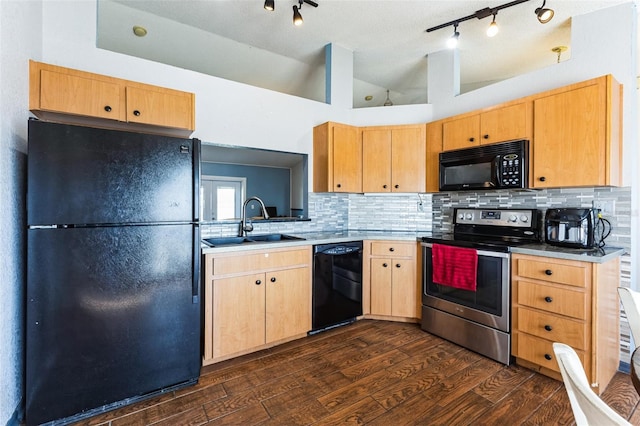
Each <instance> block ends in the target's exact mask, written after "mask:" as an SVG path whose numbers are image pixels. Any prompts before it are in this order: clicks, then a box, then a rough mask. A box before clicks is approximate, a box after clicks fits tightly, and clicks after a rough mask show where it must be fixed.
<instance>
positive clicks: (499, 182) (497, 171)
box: [491, 155, 502, 187]
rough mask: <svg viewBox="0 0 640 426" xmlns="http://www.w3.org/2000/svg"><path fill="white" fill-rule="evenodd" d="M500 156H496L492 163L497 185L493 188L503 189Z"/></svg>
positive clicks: (492, 171) (492, 172)
mask: <svg viewBox="0 0 640 426" xmlns="http://www.w3.org/2000/svg"><path fill="white" fill-rule="evenodd" d="M500 158H501V156H500V155H496V156H495V157H493V160H492V161H491V174H492V175H493V178H494V179H495V183H496V185H493V184H492V185H491V186H498V187H502V179H501V176H500Z"/></svg>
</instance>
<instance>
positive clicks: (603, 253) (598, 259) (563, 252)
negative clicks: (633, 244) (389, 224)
mask: <svg viewBox="0 0 640 426" xmlns="http://www.w3.org/2000/svg"><path fill="white" fill-rule="evenodd" d="M287 235H292V236H294V237H299V238H304V240H283V241H277V242H255V243H245V244H234V245H225V246H220V247H207V246H205V245H204V244H203V246H202V253H203V254H210V253H221V252H239V251H245V250H264V249H268V248H282V247H300V246H307V245H317V244H331V243H344V242H348V241H362V240H391V241H419V240H420V239H421V238H422V237H423V236H426V235H431V232H429V231H383V230H359V231H336V232H307V233H288V234H287ZM511 253H520V254H529V255H533V256H546V257H553V258H556V259H566V260H578V261H582V262H593V263H604V262H607V261H609V260H611V259H615V258H616V257H618V256H622V255H623V254H624V249H622V248H619V247H607V246H605V247H604V248H602V249H594V250H580V249H571V248H564V247H554V246H550V245H547V244H528V245H524V246H519V247H512V248H511Z"/></svg>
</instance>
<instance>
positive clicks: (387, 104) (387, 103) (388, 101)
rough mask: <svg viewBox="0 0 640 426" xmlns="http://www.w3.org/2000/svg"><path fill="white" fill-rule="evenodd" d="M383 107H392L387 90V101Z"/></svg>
mask: <svg viewBox="0 0 640 426" xmlns="http://www.w3.org/2000/svg"><path fill="white" fill-rule="evenodd" d="M382 105H383V106H393V102H391V99H389V90H388V89H387V100H385V101H384V104H382Z"/></svg>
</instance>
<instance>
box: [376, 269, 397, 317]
mask: <svg viewBox="0 0 640 426" xmlns="http://www.w3.org/2000/svg"><path fill="white" fill-rule="evenodd" d="M392 269H393V268H392V259H380V258H372V259H371V313H372V314H373V315H391V313H392V311H391V273H392V272H391V271H392Z"/></svg>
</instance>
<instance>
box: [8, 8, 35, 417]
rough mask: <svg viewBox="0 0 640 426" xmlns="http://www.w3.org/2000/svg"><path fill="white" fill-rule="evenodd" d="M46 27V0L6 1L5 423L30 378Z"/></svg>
mask: <svg viewBox="0 0 640 426" xmlns="http://www.w3.org/2000/svg"><path fill="white" fill-rule="evenodd" d="M41 27H42V13H41V5H40V2H18V1H17V0H16V1H0V235H1V236H2V238H0V301H2V307H1V308H0V424H7V423H8V422H14V421H15V418H14V417H13V418H12V416H14V413H16V409H20V406H19V405H20V400H21V398H22V387H23V383H24V382H23V381H24V374H23V368H24V364H23V355H24V351H23V348H24V331H23V321H24V289H25V266H26V265H25V262H24V256H25V250H26V243H25V235H26V232H25V226H26V220H25V192H26V191H25V173H26V150H27V142H26V139H27V118H28V111H27V110H28V93H29V92H28V85H29V83H28V79H29V68H28V59H29V58H30V57H32V56H40V52H41V48H40V40H41V38H42V37H41V31H40V28H41ZM25 29H28V31H25ZM16 35H18V37H16Z"/></svg>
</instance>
